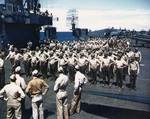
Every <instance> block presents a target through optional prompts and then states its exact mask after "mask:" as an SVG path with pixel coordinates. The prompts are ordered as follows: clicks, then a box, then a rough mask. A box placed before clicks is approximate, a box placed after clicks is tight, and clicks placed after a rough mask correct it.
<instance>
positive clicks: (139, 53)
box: [134, 48, 142, 63]
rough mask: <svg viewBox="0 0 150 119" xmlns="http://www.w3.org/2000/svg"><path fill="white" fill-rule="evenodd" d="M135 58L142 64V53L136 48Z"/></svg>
mask: <svg viewBox="0 0 150 119" xmlns="http://www.w3.org/2000/svg"><path fill="white" fill-rule="evenodd" d="M134 57H135V58H136V60H137V61H138V62H139V63H140V62H141V59H142V55H141V52H140V51H139V50H138V49H137V48H135V51H134Z"/></svg>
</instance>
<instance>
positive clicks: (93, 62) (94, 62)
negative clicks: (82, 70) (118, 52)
mask: <svg viewBox="0 0 150 119" xmlns="http://www.w3.org/2000/svg"><path fill="white" fill-rule="evenodd" d="M99 65H100V62H99V61H98V59H96V58H95V55H94V54H91V59H90V60H89V71H90V76H91V78H92V81H91V83H92V84H96V83H97V80H96V79H97V69H98V66H99Z"/></svg>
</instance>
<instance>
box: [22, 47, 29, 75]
mask: <svg viewBox="0 0 150 119" xmlns="http://www.w3.org/2000/svg"><path fill="white" fill-rule="evenodd" d="M23 65H24V70H25V74H26V76H27V77H28V76H30V74H31V72H30V68H31V55H30V52H29V50H25V51H24V54H23Z"/></svg>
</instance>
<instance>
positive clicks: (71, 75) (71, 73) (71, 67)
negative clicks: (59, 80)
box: [68, 65, 75, 81]
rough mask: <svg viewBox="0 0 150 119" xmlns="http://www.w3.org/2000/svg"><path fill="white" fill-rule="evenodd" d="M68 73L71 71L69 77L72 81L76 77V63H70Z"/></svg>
mask: <svg viewBox="0 0 150 119" xmlns="http://www.w3.org/2000/svg"><path fill="white" fill-rule="evenodd" d="M68 73H69V79H70V80H71V81H74V78H75V67H74V65H68Z"/></svg>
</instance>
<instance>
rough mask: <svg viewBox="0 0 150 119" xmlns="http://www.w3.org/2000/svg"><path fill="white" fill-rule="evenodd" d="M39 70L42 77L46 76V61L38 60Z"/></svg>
mask: <svg viewBox="0 0 150 119" xmlns="http://www.w3.org/2000/svg"><path fill="white" fill-rule="evenodd" d="M40 71H41V73H42V76H43V78H47V62H40Z"/></svg>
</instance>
